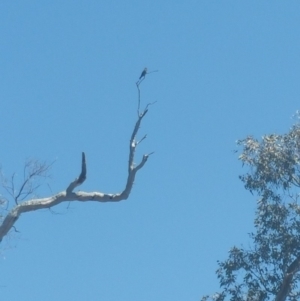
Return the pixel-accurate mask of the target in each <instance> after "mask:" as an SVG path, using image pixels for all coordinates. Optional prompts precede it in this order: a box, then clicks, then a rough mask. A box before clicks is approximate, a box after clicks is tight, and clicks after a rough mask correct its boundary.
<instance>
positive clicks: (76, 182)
mask: <svg viewBox="0 0 300 301" xmlns="http://www.w3.org/2000/svg"><path fill="white" fill-rule="evenodd" d="M85 179H86V161H85V153H84V152H83V153H82V159H81V173H80V175H79V177H78V178H76V179H75V180H74V181H73V182H71V183H70V185H69V187H68V188H67V190H66V191H67V193H70V192H72V191H73V190H74V189H75V187H77V186H79V185H81V184H82V183H83V182H84V181H85Z"/></svg>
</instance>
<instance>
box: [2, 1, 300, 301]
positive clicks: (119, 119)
mask: <svg viewBox="0 0 300 301" xmlns="http://www.w3.org/2000/svg"><path fill="white" fill-rule="evenodd" d="M299 9H300V3H299V2H298V1H288V2H284V1H272V2H270V1H190V0H187V1H177V2H174V1H153V0H152V1H110V2H109V1H89V0H87V1H56V0H53V1H43V0H40V1H34V0H33V1H2V2H1V3H0V38H1V47H0V57H1V63H0V64H1V65H0V70H1V71H0V76H1V83H2V84H1V89H0V98H1V108H2V109H1V111H0V128H1V146H2V147H1V150H0V156H1V160H0V162H1V165H2V169H3V171H4V173H5V174H6V175H8V176H9V175H10V174H12V173H13V172H17V174H18V178H17V180H20V181H21V175H22V168H23V166H24V162H25V160H26V159H27V158H37V159H40V160H46V161H48V162H53V161H55V164H54V165H53V168H52V170H51V175H52V177H51V179H47V180H46V181H45V183H44V185H43V186H42V188H41V189H40V190H39V195H40V196H41V197H42V196H45V197H46V196H49V195H51V194H54V193H57V192H60V191H62V190H64V189H66V187H67V186H68V184H69V183H70V181H72V180H73V179H74V178H75V177H77V176H78V174H79V171H80V158H81V152H82V151H84V152H85V153H86V156H87V163H88V178H87V180H86V182H85V183H84V184H83V185H82V186H81V187H80V188H79V189H80V190H83V191H103V192H112V193H114V192H119V191H121V190H122V188H123V187H124V183H125V180H126V175H127V159H128V149H129V147H128V142H129V138H130V135H131V131H132V128H133V125H134V122H135V121H136V109H137V89H136V86H135V82H136V81H137V79H138V77H139V75H140V73H141V71H142V70H143V68H144V67H148V69H149V70H150V71H151V70H159V71H158V72H155V73H151V74H149V75H147V77H146V79H145V80H144V82H143V83H142V84H141V93H142V104H143V106H145V105H146V104H147V103H149V102H153V101H157V103H156V104H155V105H154V106H152V107H151V108H150V111H149V113H148V114H147V116H146V118H145V120H144V122H143V124H142V127H141V129H140V136H139V137H142V136H143V135H144V134H148V137H147V139H146V140H145V141H143V143H142V144H141V145H140V148H139V149H138V151H137V161H138V160H139V159H140V158H141V156H142V155H143V153H147V152H151V151H155V154H154V155H153V156H151V158H150V159H149V161H148V162H147V164H146V165H145V166H144V168H143V169H142V170H141V171H140V172H139V173H138V176H137V179H136V181H135V184H134V189H133V191H132V194H131V196H130V198H129V199H128V200H126V201H122V202H120V203H116V204H113V203H107V204H101V203H92V202H89V203H78V202H73V203H70V204H66V203H65V204H62V205H60V206H57V207H54V208H53V209H52V211H49V210H43V211H36V212H31V213H27V214H24V215H23V216H22V217H21V218H20V219H19V220H18V222H17V223H16V228H17V230H18V231H19V233H11V234H10V235H9V236H8V237H7V238H6V239H5V240H4V241H3V242H2V245H1V248H2V249H1V258H0V265H1V271H2V273H1V275H2V277H1V279H2V280H1V286H0V290H1V293H0V294H1V296H2V299H3V300H10V301H17V300H31V301H32V300H33V301H34V300H44V301H48V300H51V301H52V300H73V301H79V300H91V301H93V300H109V301H116V300H118V301H119V300H124V301H129V300H130V301H132V300H139V301H150V300H151V301H152V300H158V301H159V300H173V301H182V300H185V301H189V300H199V299H200V298H201V296H202V295H204V294H209V293H213V292H215V291H216V290H218V287H219V286H218V281H217V278H216V276H215V270H216V268H217V260H222V259H225V258H226V256H227V252H228V250H229V248H230V247H231V246H233V245H235V244H236V245H241V244H243V245H245V246H248V245H249V244H250V240H249V238H248V236H247V233H249V232H250V231H251V230H252V229H253V224H252V220H253V216H254V209H255V201H256V200H255V197H253V196H252V195H251V194H250V193H249V192H247V191H245V190H244V188H243V185H242V183H241V182H240V181H239V179H238V175H239V174H242V173H243V172H245V171H246V169H242V166H241V163H240V162H239V161H238V160H237V156H238V154H235V153H234V152H233V150H234V149H236V145H235V141H236V140H237V139H240V138H243V137H246V136H247V135H249V134H252V135H254V136H256V137H260V136H262V135H263V134H267V133H272V132H277V133H283V132H285V131H287V130H288V128H289V127H290V126H291V124H292V120H291V116H292V115H293V114H294V113H295V111H296V110H297V109H299V94H300V93H299V92H300V85H299V75H300V74H299V72H300V69H299V67H300V63H299V62H300V60H299V53H300V42H299V41H300V26H299V25H300V21H299V20H300V18H299V17H300V10H299ZM3 193H4V192H3V191H2V194H3Z"/></svg>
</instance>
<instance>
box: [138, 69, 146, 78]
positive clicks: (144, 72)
mask: <svg viewBox="0 0 300 301" xmlns="http://www.w3.org/2000/svg"><path fill="white" fill-rule="evenodd" d="M146 74H147V68H145V69H144V70H143V72H142V74H141V76H140V78H139V79H141V78H142V77H145V76H146Z"/></svg>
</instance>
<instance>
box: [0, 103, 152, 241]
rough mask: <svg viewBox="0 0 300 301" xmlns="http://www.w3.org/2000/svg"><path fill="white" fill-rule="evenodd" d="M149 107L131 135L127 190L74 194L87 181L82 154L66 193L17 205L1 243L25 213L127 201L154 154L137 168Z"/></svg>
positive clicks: (1, 233)
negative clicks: (70, 204)
mask: <svg viewBox="0 0 300 301" xmlns="http://www.w3.org/2000/svg"><path fill="white" fill-rule="evenodd" d="M149 105H150V104H149ZM149 105H147V107H146V109H145V111H144V112H142V113H140V114H139V116H138V119H137V121H136V123H135V126H134V128H133V131H132V134H131V138H130V147H129V160H128V176H127V181H126V185H125V188H124V190H123V191H122V192H120V193H115V194H112V193H103V192H84V191H77V192H74V191H73V190H74V189H75V188H76V187H78V186H80V185H81V184H82V183H84V181H85V180H86V171H87V168H86V158H85V153H82V160H81V173H80V175H79V177H78V178H76V179H75V180H74V181H73V182H71V183H70V184H69V186H68V187H67V189H66V190H65V191H62V192H59V193H57V194H55V195H53V196H50V197H47V198H40V199H31V200H28V201H24V202H22V203H20V204H17V205H16V206H15V207H13V208H12V209H11V210H10V211H9V213H8V214H7V215H6V217H5V218H4V220H3V222H2V224H1V225H0V241H2V239H3V237H4V236H5V235H6V234H7V233H8V232H9V230H10V229H11V228H12V227H13V226H14V224H15V222H16V221H17V220H18V218H19V217H20V215H21V214H22V213H25V212H29V211H34V210H39V209H46V208H51V207H53V206H55V205H58V204H60V203H62V202H66V201H80V202H87V201H93V202H119V201H122V200H126V199H127V198H128V197H129V195H130V192H131V189H132V187H133V183H134V180H135V176H136V173H137V172H138V170H140V169H141V168H142V167H143V166H144V165H145V163H146V162H147V160H148V158H149V156H150V155H151V154H152V153H150V154H145V155H144V156H143V158H142V160H141V162H140V163H139V164H137V165H136V166H135V164H134V156H135V150H136V147H137V145H138V142H137V140H136V135H137V133H138V130H139V127H140V124H141V122H142V120H143V118H144V117H145V115H146V114H147V112H148V106H149ZM144 138H145V137H144ZM144 138H142V139H144ZM21 193H22V187H21V189H20V191H19V193H18V196H20V195H21Z"/></svg>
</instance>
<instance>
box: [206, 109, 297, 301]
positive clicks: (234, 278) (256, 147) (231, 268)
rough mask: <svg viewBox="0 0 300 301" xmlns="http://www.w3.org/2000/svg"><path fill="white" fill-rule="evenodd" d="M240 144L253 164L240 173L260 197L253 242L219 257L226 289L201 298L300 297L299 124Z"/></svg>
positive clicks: (219, 300)
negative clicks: (246, 247)
mask: <svg viewBox="0 0 300 301" xmlns="http://www.w3.org/2000/svg"><path fill="white" fill-rule="evenodd" d="M297 117H298V118H299V114H297ZM238 144H239V145H240V146H241V147H242V152H241V155H240V156H239V159H240V160H241V161H242V163H243V165H246V166H248V167H249V170H248V172H247V173H246V174H245V175H242V176H240V179H241V180H242V182H243V183H244V185H245V188H246V189H247V190H249V191H250V192H251V193H256V194H257V195H258V197H259V200H258V203H257V210H256V215H255V220H254V226H255V232H254V233H250V238H251V240H252V248H250V249H248V250H245V249H243V248H239V247H233V248H232V249H231V250H230V251H229V257H228V259H227V260H225V261H223V262H218V265H219V268H218V270H217V272H216V273H217V277H218V279H219V282H220V287H221V292H220V293H216V294H214V295H213V296H205V297H203V299H202V300H216V301H223V300H224V301H225V300H232V301H248V300H249V301H250V300H253V301H254V300H257V301H265V300H276V301H284V300H289V301H296V300H300V290H299V287H298V286H299V281H300V276H299V274H298V271H299V269H300V214H299V213H300V206H299V204H298V197H299V193H298V191H297V190H298V187H299V186H300V164H299V163H300V124H299V122H298V121H297V122H296V124H295V125H294V126H293V127H292V128H291V129H290V131H289V132H288V133H287V134H284V135H277V134H272V135H267V136H264V137H262V139H261V141H258V140H257V139H254V138H253V137H247V138H246V139H243V140H240V141H238Z"/></svg>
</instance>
